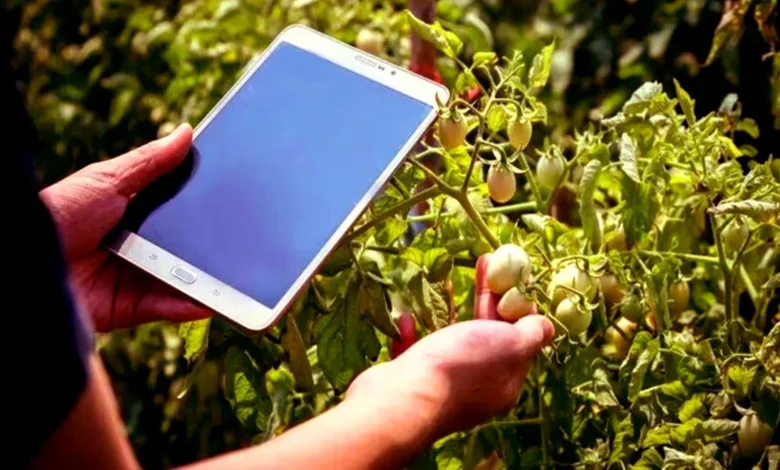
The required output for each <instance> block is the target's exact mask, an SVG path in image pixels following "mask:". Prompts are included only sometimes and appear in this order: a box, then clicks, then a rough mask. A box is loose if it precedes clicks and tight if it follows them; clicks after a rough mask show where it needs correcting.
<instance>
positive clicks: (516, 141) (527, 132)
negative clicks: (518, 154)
mask: <svg viewBox="0 0 780 470" xmlns="http://www.w3.org/2000/svg"><path fill="white" fill-rule="evenodd" d="M506 131H507V134H509V143H511V144H512V145H513V146H514V147H515V148H516V149H517V150H523V149H525V148H526V147H528V142H530V141H531V133H532V132H533V127H532V126H531V123H530V122H528V121H526V120H524V119H515V120H513V121H510V122H509V126H507V129H506Z"/></svg>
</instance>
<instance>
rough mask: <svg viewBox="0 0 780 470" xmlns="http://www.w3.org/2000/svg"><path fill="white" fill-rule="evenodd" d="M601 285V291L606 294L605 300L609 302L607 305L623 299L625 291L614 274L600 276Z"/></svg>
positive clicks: (610, 305)
mask: <svg viewBox="0 0 780 470" xmlns="http://www.w3.org/2000/svg"><path fill="white" fill-rule="evenodd" d="M599 285H600V287H601V293H602V294H604V300H605V301H606V302H607V307H612V306H613V305H617V304H619V303H620V301H622V300H623V296H624V294H625V292H624V291H623V287H622V286H621V285H620V283H618V280H617V277H615V275H614V274H605V275H603V276H601V277H600V278H599Z"/></svg>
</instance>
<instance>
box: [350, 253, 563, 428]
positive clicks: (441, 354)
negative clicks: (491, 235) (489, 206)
mask: <svg viewBox="0 0 780 470" xmlns="http://www.w3.org/2000/svg"><path fill="white" fill-rule="evenodd" d="M489 259H490V255H485V256H483V257H482V258H480V259H479V261H478V263H477V276H476V278H477V279H476V303H475V310H474V316H475V318H476V319H475V320H473V321H465V322H461V323H457V324H455V325H452V326H449V327H446V328H443V329H441V330H439V331H436V332H435V333H432V334H430V335H428V336H426V337H425V338H423V339H421V340H420V341H418V342H417V343H416V344H414V345H413V346H411V347H410V348H409V349H408V350H407V351H405V352H404V353H403V354H401V355H400V356H399V357H398V358H397V359H395V360H393V361H391V362H387V363H384V364H380V365H379V366H375V367H373V368H371V369H369V370H367V371H366V372H364V373H363V374H361V375H360V376H359V377H358V378H357V379H356V380H355V382H354V383H353V384H352V386H351V387H350V390H349V394H348V401H351V400H354V401H365V402H367V403H373V404H374V406H379V405H378V404H379V403H385V404H386V406H407V407H408V406H413V407H414V409H415V410H416V413H415V414H416V415H417V416H419V417H420V420H421V422H425V423H427V424H426V426H427V428H426V429H428V431H427V432H428V433H429V435H428V436H427V437H428V438H429V439H430V440H434V439H437V438H438V437H441V436H443V435H445V434H447V433H449V432H453V431H456V430H460V429H466V428H468V427H471V426H473V425H475V424H478V423H480V422H483V421H485V420H487V419H489V418H491V417H493V416H495V415H498V414H500V413H504V412H506V411H507V410H509V409H511V408H512V406H514V405H515V403H516V401H517V398H518V396H519V394H520V390H521V387H522V384H523V380H524V378H525V376H526V374H527V372H528V369H529V367H530V366H531V363H532V361H533V359H534V357H535V356H536V355H537V354H538V353H539V352H540V351H541V349H542V348H543V347H544V346H545V345H547V344H548V343H549V342H550V341H551V339H552V337H553V333H554V328H553V325H552V323H550V321H549V320H547V319H546V318H545V317H543V316H541V315H527V316H525V317H523V318H521V319H520V321H518V322H517V323H514V324H513V323H508V322H505V321H495V320H497V319H498V318H499V317H498V313H497V306H498V300H499V298H500V296H499V295H496V294H493V293H491V292H490V290H489V289H488V286H487V276H486V272H487V263H488V261H489ZM401 403H403V405H400V404H401ZM367 406H368V405H367Z"/></svg>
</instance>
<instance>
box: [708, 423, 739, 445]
mask: <svg viewBox="0 0 780 470" xmlns="http://www.w3.org/2000/svg"><path fill="white" fill-rule="evenodd" d="M701 429H702V433H703V434H704V439H705V440H706V441H707V442H717V441H721V440H723V439H726V438H727V437H730V436H733V435H734V434H736V433H737V432H738V431H739V421H732V420H730V419H708V420H707V421H704V422H703V423H701Z"/></svg>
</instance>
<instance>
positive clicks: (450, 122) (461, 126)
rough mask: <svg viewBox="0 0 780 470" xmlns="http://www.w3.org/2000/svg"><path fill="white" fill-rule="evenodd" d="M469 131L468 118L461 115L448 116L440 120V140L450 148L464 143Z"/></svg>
mask: <svg viewBox="0 0 780 470" xmlns="http://www.w3.org/2000/svg"><path fill="white" fill-rule="evenodd" d="M467 133H468V127H467V126H466V120H465V119H463V117H461V116H456V117H454V118H453V117H448V118H444V119H442V120H441V121H439V142H441V145H442V146H443V147H444V148H446V149H448V150H450V149H454V148H458V147H460V146H461V145H463V142H465V141H466V134H467Z"/></svg>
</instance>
